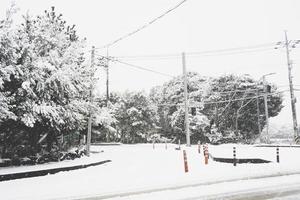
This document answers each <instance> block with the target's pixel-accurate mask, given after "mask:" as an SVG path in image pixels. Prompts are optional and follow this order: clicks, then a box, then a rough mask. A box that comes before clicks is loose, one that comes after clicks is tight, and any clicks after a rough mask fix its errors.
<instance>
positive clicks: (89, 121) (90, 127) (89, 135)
mask: <svg viewBox="0 0 300 200" xmlns="http://www.w3.org/2000/svg"><path fill="white" fill-rule="evenodd" d="M94 65H95V47H94V46H93V47H92V52H91V80H90V105H89V119H88V132H87V141H86V155H87V156H90V147H91V139H92V117H93V113H92V104H93V89H94V68H95V67H94Z"/></svg>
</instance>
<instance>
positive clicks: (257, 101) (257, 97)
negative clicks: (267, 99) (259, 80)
mask: <svg viewBox="0 0 300 200" xmlns="http://www.w3.org/2000/svg"><path fill="white" fill-rule="evenodd" d="M256 95H257V96H256V109H257V124H258V135H259V136H260V134H261V128H260V111H259V90H258V89H257V93H256Z"/></svg>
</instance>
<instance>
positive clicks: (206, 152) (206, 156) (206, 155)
mask: <svg viewBox="0 0 300 200" xmlns="http://www.w3.org/2000/svg"><path fill="white" fill-rule="evenodd" d="M208 156H209V155H208V147H207V145H205V150H204V163H205V164H206V165H207V164H208Z"/></svg>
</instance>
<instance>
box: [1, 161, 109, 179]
mask: <svg viewBox="0 0 300 200" xmlns="http://www.w3.org/2000/svg"><path fill="white" fill-rule="evenodd" d="M107 162H111V160H104V161H101V162H95V163H90V164H85V165H75V166H71V167H61V168H52V169H44V170H37V171H28V172H19V173H13V174H1V175H0V182H1V181H8V180H15V179H21V178H31V177H37V176H45V175H48V174H56V173H58V172H63V171H71V170H76V169H84V168H87V167H91V166H97V165H101V164H104V163H107Z"/></svg>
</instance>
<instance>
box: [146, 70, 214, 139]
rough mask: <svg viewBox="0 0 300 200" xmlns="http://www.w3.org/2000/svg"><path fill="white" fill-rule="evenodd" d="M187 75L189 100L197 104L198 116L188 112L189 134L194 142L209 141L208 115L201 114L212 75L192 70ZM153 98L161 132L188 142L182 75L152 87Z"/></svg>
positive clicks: (151, 96) (151, 95) (151, 97)
mask: <svg viewBox="0 0 300 200" xmlns="http://www.w3.org/2000/svg"><path fill="white" fill-rule="evenodd" d="M187 77H188V93H189V103H190V104H191V105H193V104H194V105H195V107H197V108H196V110H197V112H196V116H192V115H191V114H189V118H190V133H191V139H192V142H193V143H197V141H198V140H202V141H205V140H207V139H206V138H207V134H206V133H207V131H205V127H206V126H208V125H209V123H208V119H207V117H206V116H204V115H203V114H202V109H203V105H201V102H202V101H203V98H204V97H205V96H206V94H207V93H208V90H209V89H210V84H209V82H210V78H208V77H203V76H200V75H199V74H198V73H195V72H189V73H188V74H187ZM150 99H151V101H152V102H153V103H154V104H156V105H157V108H158V109H157V112H158V115H159V122H160V123H159V124H160V127H161V130H160V133H161V135H163V136H166V137H168V138H176V139H180V140H181V141H185V139H186V138H185V133H184V107H183V103H184V93H183V77H182V76H178V77H176V78H174V79H172V80H171V81H169V82H167V83H165V84H164V85H163V86H161V87H154V88H152V90H151V92H150Z"/></svg>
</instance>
